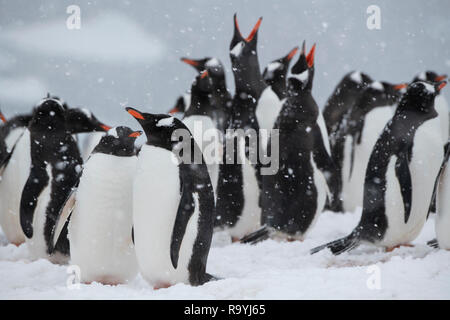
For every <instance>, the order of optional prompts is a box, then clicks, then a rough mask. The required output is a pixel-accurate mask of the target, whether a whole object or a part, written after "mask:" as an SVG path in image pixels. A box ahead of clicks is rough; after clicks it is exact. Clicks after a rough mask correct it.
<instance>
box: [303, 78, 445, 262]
mask: <svg viewBox="0 0 450 320" xmlns="http://www.w3.org/2000/svg"><path fill="white" fill-rule="evenodd" d="M445 84H446V83H445V82H440V83H430V82H425V81H419V82H414V83H412V84H410V85H409V86H408V89H407V91H406V93H405V94H404V95H403V97H402V99H401V101H400V103H399V105H398V107H397V110H396V112H395V114H394V116H393V118H392V120H390V121H389V123H388V124H387V125H386V127H385V129H384V130H383V133H382V134H381V135H380V137H379V138H378V140H377V142H376V144H375V146H374V149H373V151H372V153H371V156H370V159H369V163H368V166H367V171H366V177H365V183H364V200H363V212H362V216H361V220H360V222H359V224H358V226H357V227H356V228H355V229H354V230H353V231H352V233H351V234H350V235H348V236H347V237H345V238H342V239H339V240H336V241H333V242H330V243H328V244H325V245H323V246H320V247H317V248H314V249H312V250H311V253H316V252H318V251H320V250H322V249H325V248H329V249H330V250H331V251H332V253H333V254H340V253H342V252H345V251H348V250H351V249H354V248H355V247H357V246H358V245H359V244H361V243H371V244H374V245H376V246H381V247H385V248H387V250H392V249H393V248H395V247H398V246H400V245H408V244H409V243H410V242H411V241H413V240H414V239H415V238H416V237H417V235H418V234H419V233H420V231H421V229H422V227H423V225H424V224H425V221H426V219H427V217H428V214H429V208H430V203H431V200H432V196H433V186H434V184H435V180H436V177H437V176H438V173H439V170H440V167H441V163H442V159H443V156H444V154H443V149H442V144H441V142H440V135H441V129H440V121H439V119H438V117H437V112H436V110H435V109H434V99H435V97H436V95H437V94H438V93H439V91H440V90H441V89H442V88H443V87H444V86H445Z"/></svg>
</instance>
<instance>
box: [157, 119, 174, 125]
mask: <svg viewBox="0 0 450 320" xmlns="http://www.w3.org/2000/svg"><path fill="white" fill-rule="evenodd" d="M173 120H174V117H169V118H164V119H161V120H159V121H158V123H157V124H156V126H157V127H171V126H173Z"/></svg>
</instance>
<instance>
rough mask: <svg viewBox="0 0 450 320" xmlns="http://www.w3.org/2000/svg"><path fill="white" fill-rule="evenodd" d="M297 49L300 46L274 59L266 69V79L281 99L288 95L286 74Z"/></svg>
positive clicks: (264, 74) (264, 75)
mask: <svg viewBox="0 0 450 320" xmlns="http://www.w3.org/2000/svg"><path fill="white" fill-rule="evenodd" d="M297 51H298V47H295V48H294V49H292V50H291V51H290V52H289V53H288V54H287V55H286V56H284V57H282V58H280V59H277V60H274V61H272V62H271V63H269V64H268V65H267V67H266V68H265V69H264V72H263V78H264V81H266V83H267V85H268V86H270V87H271V88H272V90H273V91H274V92H275V93H276V95H277V96H278V98H279V99H280V100H282V99H284V98H286V96H287V86H286V75H287V72H288V70H289V64H290V63H291V60H292V58H293V57H294V56H295V54H296V53H297Z"/></svg>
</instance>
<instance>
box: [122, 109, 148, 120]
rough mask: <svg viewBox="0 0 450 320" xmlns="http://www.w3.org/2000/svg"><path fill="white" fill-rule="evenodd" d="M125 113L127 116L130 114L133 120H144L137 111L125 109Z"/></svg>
mask: <svg viewBox="0 0 450 320" xmlns="http://www.w3.org/2000/svg"><path fill="white" fill-rule="evenodd" d="M126 110H127V112H128V113H129V114H131V115H132V116H133V117H134V118H135V119H140V120H144V116H143V115H142V114H140V113H139V112H138V111H136V110H134V109H131V108H127V109H126Z"/></svg>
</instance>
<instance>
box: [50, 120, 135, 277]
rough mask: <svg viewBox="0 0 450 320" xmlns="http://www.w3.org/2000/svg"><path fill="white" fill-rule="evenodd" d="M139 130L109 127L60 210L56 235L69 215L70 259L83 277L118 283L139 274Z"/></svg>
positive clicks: (56, 237) (56, 236) (57, 235)
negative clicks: (136, 175)
mask: <svg viewBox="0 0 450 320" xmlns="http://www.w3.org/2000/svg"><path fill="white" fill-rule="evenodd" d="M141 134H142V132H140V131H138V132H135V131H132V130H131V129H130V128H127V127H116V128H112V129H110V130H109V131H108V132H107V133H106V134H105V135H104V136H103V138H102V139H101V140H100V143H99V144H98V145H97V146H96V147H95V149H94V151H93V152H92V155H91V156H90V157H89V160H88V161H87V162H86V163H85V165H84V167H83V172H82V174H81V176H80V179H79V182H78V187H77V188H76V190H74V192H72V193H71V195H70V197H69V198H68V199H67V201H66V205H65V206H64V208H63V209H62V211H61V215H60V218H59V220H58V224H57V227H56V232H55V237H54V239H58V237H59V234H60V231H61V230H62V229H63V226H64V224H65V223H66V221H67V219H68V218H69V215H70V222H69V226H68V228H69V234H68V238H69V242H70V260H71V264H74V265H77V266H79V267H80V269H81V274H80V277H81V279H80V280H81V281H82V282H83V283H91V282H94V281H95V282H100V283H103V284H109V285H116V284H120V283H127V282H129V281H131V280H133V279H134V278H135V277H136V274H137V262H136V255H135V252H134V245H133V242H132V235H131V234H132V232H131V230H132V226H133V222H132V220H133V217H132V215H133V205H132V203H133V178H134V173H135V170H136V164H137V157H136V153H135V148H134V142H135V140H136V138H137V137H139V136H140V135H141ZM72 212H73V213H72ZM54 243H55V244H56V241H54Z"/></svg>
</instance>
